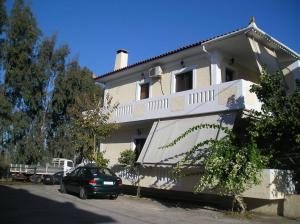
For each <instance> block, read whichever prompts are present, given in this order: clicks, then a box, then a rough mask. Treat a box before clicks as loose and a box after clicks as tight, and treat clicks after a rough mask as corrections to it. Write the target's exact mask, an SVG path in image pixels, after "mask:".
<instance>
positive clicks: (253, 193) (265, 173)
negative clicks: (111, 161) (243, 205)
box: [113, 167, 294, 200]
mask: <svg viewBox="0 0 300 224" xmlns="http://www.w3.org/2000/svg"><path fill="white" fill-rule="evenodd" d="M113 170H114V171H115V172H116V173H117V175H119V176H120V177H121V178H122V180H123V182H124V184H126V185H133V186H136V185H137V183H138V181H139V183H140V186H141V187H145V188H155V189H162V190H173V191H184V192H193V191H194V186H195V185H196V184H197V181H198V180H199V176H196V175H194V176H187V177H184V178H181V179H180V180H175V179H174V178H172V175H171V168H169V167H144V168H141V169H140V173H139V176H137V175H136V174H133V173H131V172H128V171H126V170H124V169H123V168H121V167H119V168H114V169H113ZM195 172H197V170H195ZM198 173H199V170H198ZM293 191H294V185H293V184H291V175H290V174H289V173H288V172H287V171H282V170H275V169H264V170H262V172H261V183H260V184H259V185H256V186H254V187H252V188H251V189H249V190H247V191H245V192H244V193H243V196H244V197H246V198H256V199H265V200H280V199H284V197H285V194H286V193H287V192H288V193H293ZM203 193H210V194H213V193H214V192H210V191H206V192H203Z"/></svg>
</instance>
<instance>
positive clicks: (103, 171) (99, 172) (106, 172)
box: [91, 167, 115, 176]
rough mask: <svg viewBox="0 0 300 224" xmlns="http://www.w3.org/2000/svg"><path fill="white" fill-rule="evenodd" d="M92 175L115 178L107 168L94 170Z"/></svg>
mask: <svg viewBox="0 0 300 224" xmlns="http://www.w3.org/2000/svg"><path fill="white" fill-rule="evenodd" d="M91 173H92V174H93V176H98V175H110V176H115V174H114V173H113V172H111V171H110V170H109V169H106V168H97V167H95V168H92V169H91Z"/></svg>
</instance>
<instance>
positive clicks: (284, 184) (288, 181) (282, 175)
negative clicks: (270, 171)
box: [271, 170, 296, 197]
mask: <svg viewBox="0 0 300 224" xmlns="http://www.w3.org/2000/svg"><path fill="white" fill-rule="evenodd" d="M293 175H294V173H293V172H292V171H289V170H274V180H273V181H272V183H271V184H273V185H274V187H275V188H274V189H272V191H271V194H272V196H273V197H278V194H279V192H280V193H283V194H294V193H295V191H296V190H295V184H294V181H293Z"/></svg>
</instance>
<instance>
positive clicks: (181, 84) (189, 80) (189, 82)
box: [176, 71, 193, 92]
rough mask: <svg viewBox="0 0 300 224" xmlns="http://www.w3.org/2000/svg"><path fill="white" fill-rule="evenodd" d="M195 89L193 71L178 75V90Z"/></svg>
mask: <svg viewBox="0 0 300 224" xmlns="http://www.w3.org/2000/svg"><path fill="white" fill-rule="evenodd" d="M190 89H193V71H189V72H184V73H180V74H178V75H176V92H181V91H186V90H190Z"/></svg>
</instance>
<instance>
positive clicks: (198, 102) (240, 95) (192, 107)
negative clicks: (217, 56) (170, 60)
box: [112, 80, 260, 123]
mask: <svg viewBox="0 0 300 224" xmlns="http://www.w3.org/2000/svg"><path fill="white" fill-rule="evenodd" d="M251 85H252V83H251V82H249V81H245V80H235V81H231V82H226V83H221V84H218V85H212V86H208V87H207V88H199V89H192V90H187V91H182V92H178V93H174V94H170V95H167V96H161V97H154V98H148V99H144V100H138V101H134V102H132V103H128V104H122V105H120V106H119V107H118V108H117V109H116V111H115V112H114V115H113V117H112V120H113V121H115V122H117V123H122V122H131V121H139V120H149V119H159V118H168V117H176V116H185V115H194V114H201V113H212V112H218V111H226V110H236V109H244V108H246V107H247V108H248V109H257V110H259V109H260V104H259V102H258V100H256V99H254V98H255V96H254V98H253V96H251V99H250V98H249V100H248V101H247V100H246V97H250V93H249V89H250V86H251ZM228 94H229V95H228ZM230 94H231V95H230ZM182 97H183V99H184V102H182ZM229 97H230V98H232V97H233V99H235V102H232V99H231V102H230V103H231V104H230V103H227V100H229V99H227V98H229ZM179 98H180V100H181V101H180V100H179V101H180V102H179V101H176V100H178V99H179ZM247 102H252V105H251V104H247ZM253 102H257V103H255V104H253ZM178 103H179V104H180V105H178ZM182 103H183V105H182ZM174 104H176V106H177V107H176V106H174ZM143 105H144V107H143ZM175 107H176V108H175ZM179 108H180V109H179ZM135 109H137V110H135ZM135 111H136V113H135ZM137 111H138V112H137Z"/></svg>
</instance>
